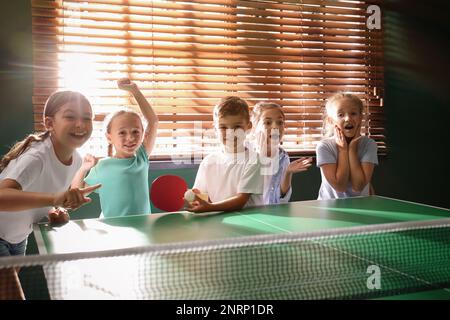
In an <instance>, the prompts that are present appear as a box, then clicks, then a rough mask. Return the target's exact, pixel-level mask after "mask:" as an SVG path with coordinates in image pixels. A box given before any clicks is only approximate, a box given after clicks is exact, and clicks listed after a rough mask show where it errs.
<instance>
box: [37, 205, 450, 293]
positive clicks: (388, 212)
mask: <svg viewBox="0 0 450 320" xmlns="http://www.w3.org/2000/svg"><path fill="white" fill-rule="evenodd" d="M75 217H76V213H74V214H73V215H72V219H73V218H75ZM449 218H450V210H448V209H443V208H437V207H432V206H428V205H422V204H417V203H412V202H407V201H401V200H396V199H391V198H386V197H381V196H370V197H356V198H348V199H338V200H312V201H300V202H291V203H288V204H283V205H271V206H263V207H255V208H247V209H244V210H241V211H238V212H228V213H205V214H192V213H188V212H175V213H164V214H150V215H136V216H127V217H119V218H109V219H84V220H71V221H70V222H69V223H67V224H65V225H62V226H54V225H50V224H49V223H39V224H36V225H35V226H34V235H35V237H36V242H37V244H38V250H39V253H40V254H41V255H56V256H59V257H66V258H67V260H70V261H68V262H67V263H69V264H63V265H62V266H61V265H60V266H58V267H55V268H54V269H52V270H49V269H47V270H46V269H45V268H44V271H45V273H46V277H47V281H48V282H49V285H48V287H49V291H50V296H51V297H52V298H53V299H65V298H70V299H73V298H75V299H77V298H81V299H89V298H94V299H97V298H99V299H103V298H106V299H108V298H120V299H122V298H125V299H127V298H131V299H135V298H136V297H138V298H145V299H153V298H156V299H158V298H164V299H166V298H168V299H183V298H184V297H185V296H186V294H188V293H189V292H197V293H198V292H207V291H208V290H209V293H205V295H194V296H193V297H194V298H200V299H203V298H206V299H208V298H213V299H216V298H225V299H226V298H229V299H235V298H238V299H241V298H244V299H260V298H261V299H268V298H269V299H271V298H275V299H276V298H281V299H283V298H286V297H288V298H294V299H295V298H298V297H299V298H303V296H301V295H300V296H297V294H298V292H301V291H298V290H302V288H300V289H299V287H298V286H297V287H296V288H295V289H292V290H293V291H292V292H291V293H290V294H289V295H288V296H285V295H283V294H281V293H280V292H281V291H283V292H288V291H289V290H291V289H286V288H287V286H288V285H292V283H293V282H296V281H297V280H296V278H295V277H298V276H299V274H300V276H304V274H305V273H306V272H309V271H308V270H307V269H308V268H311V267H312V266H313V267H314V268H318V269H321V270H320V273H317V272H316V273H314V274H313V275H312V276H311V277H310V278H302V279H303V280H302V281H304V282H312V283H311V284H309V285H310V286H311V287H314V286H315V284H314V281H316V282H317V281H318V282H322V283H324V282H327V281H328V280H324V279H325V278H323V277H322V276H323V275H324V274H325V275H326V276H327V277H330V276H329V273H328V272H329V271H330V270H331V272H332V271H333V268H341V269H342V270H346V269H348V268H349V267H348V265H349V264H350V263H353V262H354V261H356V262H357V263H359V265H360V269H361V270H358V272H357V276H358V277H359V278H358V280H356V281H359V282H362V281H363V280H364V283H360V284H359V285H360V286H362V287H365V286H367V283H366V281H365V280H366V279H367V278H368V277H369V276H370V273H367V272H368V271H367V267H368V266H370V265H378V264H379V265H380V266H381V270H382V273H381V283H382V284H384V282H383V281H384V280H383V279H384V278H383V276H385V274H387V273H385V271H386V270H387V272H389V274H390V276H389V277H391V278H392V281H394V282H395V281H398V277H410V278H413V277H415V278H417V277H416V276H410V275H408V274H405V273H406V271H404V270H401V271H398V270H393V269H395V267H392V266H387V265H386V263H387V262H386V261H387V260H389V263H392V264H393V265H395V263H396V262H395V261H393V260H395V259H393V258H392V257H389V259H385V260H383V261H381V258H380V257H381V255H382V254H383V251H384V250H386V251H387V250H389V248H390V247H394V246H395V244H396V243H399V242H401V241H408V242H405V244H404V245H405V246H406V247H408V246H410V241H412V240H411V239H412V238H414V239H413V241H416V242H417V241H419V244H420V246H421V247H420V248H422V249H420V250H422V251H423V252H420V253H417V255H422V256H423V257H422V258H421V259H422V260H421V261H422V262H420V263H421V264H420V266H424V265H423V263H424V261H425V262H427V263H430V264H432V265H436V266H438V265H439V268H440V269H436V270H433V271H432V272H433V274H432V275H431V276H430V277H431V278H433V277H436V274H437V273H438V274H439V276H440V277H441V278H440V279H439V286H437V287H436V286H432V285H428V284H429V282H428V280H427V281H423V282H426V283H427V285H425V286H416V285H412V286H411V288H410V289H409V291H406V294H403V295H398V296H397V297H399V298H404V299H408V298H412V299H426V298H433V299H450V289H449V287H448V283H450V278H446V279H444V281H442V275H444V278H445V277H446V276H447V275H448V276H450V274H448V273H447V272H448V269H445V270H443V269H442V268H446V265H450V243H449V241H448V239H444V240H442V241H440V240H439V234H438V238H437V239H436V238H435V239H429V238H427V236H426V235H424V234H422V233H421V234H419V235H418V236H415V235H412V234H410V233H408V230H409V229H410V228H411V227H414V228H416V229H418V230H422V229H423V228H425V229H427V230H439V228H438V227H437V226H439V225H442V224H444V225H445V226H446V227H447V228H448V227H449V226H450V219H449ZM422 224H425V227H424V226H423V225H422ZM380 226H381V227H385V228H387V229H389V230H391V231H398V230H400V231H402V230H403V231H402V232H406V233H404V234H401V235H394V236H390V237H391V238H392V239H391V242H387V243H384V244H383V243H381V242H379V241H380V240H378V239H377V238H374V239H373V240H371V241H372V244H371V246H372V247H370V248H363V249H361V250H359V249H358V250H359V251H358V250H357V251H358V252H355V251H351V252H350V249H349V248H350V247H348V245H347V242H336V241H335V240H331V242H327V243H325V244H324V243H320V241H321V240H320V239H322V237H324V236H325V237H326V236H328V235H335V234H338V235H339V234H346V233H351V234H353V235H354V237H356V238H355V239H353V240H352V241H353V242H355V243H358V242H361V243H362V242H363V240H362V239H359V238H358V237H360V236H361V235H363V236H364V235H369V236H370V235H371V234H373V232H375V231H374V230H375V229H376V228H379V227H380ZM405 230H406V231H405ZM447 231H448V229H447V230H444V231H443V232H441V234H447ZM433 232H437V231H433ZM271 237H272V238H273V237H278V238H276V241H275V242H274V244H273V245H272V246H271V247H270V248H269V249H266V248H265V247H262V246H263V245H264V241H266V240H267V239H270V238H271ZM293 237H297V238H296V241H298V240H299V239H300V240H299V241H300V242H301V246H300V247H298V246H296V243H295V242H289V241H292V238H293ZM302 237H306V239H307V240H308V244H307V245H305V243H304V242H302V241H303V240H302V239H303V238H302ZM277 239H278V240H277ZM280 239H282V240H280ZM286 239H288V240H286ZM311 239H312V240H311ZM317 239H318V240H317ZM333 239H334V238H333ZM286 241H287V242H286ZM311 241H312V242H311ZM327 241H328V240H327ZM220 243H225V244H226V245H227V246H228V247H225V249H224V250H222V252H221V255H220V256H221V257H222V256H224V255H225V256H227V257H228V258H227V259H228V260H227V259H225V260H223V259H222V258H218V256H217V255H214V254H212V255H211V254H210V255H209V256H208V254H206V255H207V257H206V258H205V257H204V254H205V252H206V251H208V250H209V251H210V252H214V250H215V248H216V247H217V246H220ZM242 243H244V244H245V245H244V249H243V247H242V245H240V247H239V246H238V247H239V248H237V249H236V246H237V244H242ZM250 243H256V245H251V244H250ZM378 243H379V244H380V245H378ZM261 244H262V246H261ZM202 246H203V247H207V248H209V249H208V250H203V249H202ZM379 246H381V247H380V248H378V247H379ZM382 246H386V247H385V248H383V247H382ZM294 247H295V249H293V248H294ZM154 248H157V249H161V250H163V251H164V250H165V251H164V252H166V253H167V252H169V254H160V253H158V251H152V249H154ZM190 248H194V249H190ZM317 248H319V249H320V250H322V251H324V253H325V254H328V255H331V256H332V257H331V262H330V266H329V267H325V266H323V264H326V263H327V262H326V261H321V260H320V259H321V258H320V257H318V256H316V253H315V252H316V251H315V250H316V249H317ZM324 248H325V249H324ZM374 248H375V249H374ZM424 248H425V249H424ZM409 249H411V248H409ZM125 250H131V253H132V254H133V255H124V256H122V257H121V258H120V257H119V258H117V257H116V258H115V259H116V260H108V259H112V257H113V256H114V255H119V256H120V255H123V254H124V252H125ZM146 250H147V251H148V250H150V253H151V259H148V258H147V259H144V260H145V261H144V262H142V263H140V264H139V263H137V262H136V261H135V260H136V259H137V258H136V256H135V255H136V254H138V255H139V254H140V253H142V252H143V251H146ZM167 250H168V251H167ZM236 250H240V251H241V254H237V251H236ZM399 250H403V249H399ZM433 250H435V251H436V250H437V251H436V252H438V254H437V255H429V254H430V252H432V251H433ZM147 251H146V252H147ZM194 251H195V252H194ZM372 251H377V252H378V251H379V252H378V253H377V254H378V256H377V255H376V254H375V255H371V253H372ZM99 252H106V253H108V252H115V253H114V254H111V255H108V254H107V255H105V256H104V258H103V259H97V260H98V261H97V264H95V263H93V262H92V260H91V259H92V258H93V257H94V255H93V254H98V253H99ZM242 252H244V253H242ZM255 252H256V253H255ZM393 252H394V251H393ZM398 252H402V251H398ZM81 254H83V255H86V258H82V256H81ZM321 254H323V253H322V252H321ZM409 254H412V255H415V254H416V253H415V252H414V251H413V252H412V253H411V252H410V253H409ZM427 254H428V255H429V256H428V255H427ZM288 255H290V257H288ZM394 255H397V253H396V254H394ZM178 256H190V257H189V261H190V262H189V264H186V263H185V260H177V258H176V257H178ZM267 256H270V258H267ZM369 256H370V257H369ZM74 257H75V258H76V261H73V260H71V259H74ZM306 257H307V258H308V259H309V260H308V261H309V262H307V263H306V264H305V265H300V264H299V262H298V261H300V260H305V261H306ZM430 259H436V261H435V262H433V261H429V260H430ZM247 260H251V261H250V263H249V262H248V261H247ZM391 260H392V261H391ZM437 260H439V261H437ZM241 261H242V263H241ZM311 261H312V262H311ZM446 262H447V263H446ZM208 264H213V265H214V267H212V269H211V270H209V269H208V268H207V266H205V265H208ZM137 265H139V266H137ZM250 265H251V266H250ZM420 266H419V267H420ZM442 266H444V267H442ZM227 268H228V269H231V270H232V271H228V269H227ZM290 268H291V269H296V270H297V271H296V272H297V273H296V274H291V271H290ZM424 268H425V266H424ZM426 268H429V267H428V266H426ZM436 268H437V267H436ZM144 269H145V270H144ZM247 269H252V270H247ZM149 270H150V271H151V272H155V274H154V275H152V276H149V275H148V274H147V273H148V272H149ZM405 270H408V268H406V269H405ZM166 272H167V273H183V275H182V277H183V278H180V276H178V278H176V277H175V278H173V279H172V278H171V279H170V281H167V279H165V280H162V277H164V276H165V274H166ZM422 272H427V270H422ZM430 272H431V271H430ZM56 273H65V274H66V276H64V275H59V276H58V281H61V278H63V277H66V278H67V277H69V278H70V279H71V280H70V281H69V284H67V285H61V284H60V283H59V282H58V283H55V284H53V285H52V284H51V283H52V281H50V279H49V278H50V277H52V275H53V276H54V274H56ZM212 273H217V274H226V277H228V278H227V279H224V278H223V277H225V276H223V277H222V276H220V275H215V276H212ZM67 274H68V275H69V276H67ZM244 275H245V276H246V277H249V278H250V280H248V279H247V280H248V281H250V283H252V282H253V281H254V282H260V283H263V285H261V287H255V288H253V289H252V290H248V292H247V293H245V294H244V293H243V292H244V291H246V290H244V289H247V287H249V286H250V287H251V284H250V285H249V284H248V283H247V284H242V285H245V288H243V287H242V286H240V283H241V282H242V283H244V282H245V281H247V280H246V279H243V278H242V277H243V276H244ZM204 276H205V277H206V276H208V277H210V278H209V279H207V280H204V281H203V278H202V277H204ZM102 277H103V279H100V278H102ZM280 277H283V278H280ZM340 277H341V278H340ZM352 277H353V278H354V277H355V274H352V275H350V276H348V275H344V274H343V273H342V275H337V276H332V278H333V280H332V281H334V282H333V283H330V284H329V286H332V287H337V286H338V287H341V286H342V287H345V286H348V285H349V284H348V282H347V281H348V280H349V279H348V278H352ZM385 277H388V276H385ZM87 278H88V280H86V279H87ZM99 279H100V280H99ZM180 279H182V280H183V281H185V280H186V279H188V280H186V281H187V282H186V283H187V284H186V283H184V284H182V285H184V287H183V288H182V290H181V291H177V292H178V293H177V294H176V295H169V296H167V295H164V294H161V290H165V289H167V287H170V288H172V287H171V286H176V285H177V283H179V282H180ZM189 279H190V280H189ZM97 280H98V281H97ZM350 280H352V279H350ZM225 281H231V282H233V286H234V287H233V288H235V289H230V288H231V287H227V286H228V283H226V284H224V283H225ZM330 281H331V280H330ZM353 281H355V279H353ZM408 281H409V280H408ZM414 281H416V279H414ZM420 281H421V280H420V279H419V282H420ZM143 282H150V283H153V284H155V285H156V286H157V288H156V289H155V288H150V289H149V288H148V287H146V285H145V284H143ZM168 282H170V284H168ZM74 283H76V284H75V285H74ZM80 283H89V284H88V285H87V287H89V290H87V291H86V288H84V290H81V289H80V288H81V286H80ZM131 283H133V288H132V289H130V287H129V286H130V285H131ZM277 283H282V286H280V287H279V288H273V286H274V284H275V286H276V284H277ZM302 285H304V284H302ZM111 286H112V287H114V288H108V287H111ZM190 286H194V288H192V287H190ZM195 286H197V287H195ZM136 287H138V291H139V292H140V294H141V293H142V291H150V293H151V294H149V295H147V293H145V294H144V295H139V296H136V295H134V294H130V292H135V291H136ZM199 287H200V288H199ZM208 287H209V288H208ZM219 287H227V288H228V289H227V290H228V291H226V292H225V291H223V292H222V295H220V294H218V295H214V292H215V291H214V290H218V291H220V289H218V288H219ZM268 287H270V288H271V289H268ZM99 288H100V289H99ZM170 288H169V289H170ZM325 288H327V286H325ZM417 288H418V289H417ZM369 289H370V290H369ZM376 289H377V288H375V290H376ZM415 289H417V290H418V292H416V293H414V290H415ZM133 290H134V291H133ZM205 290H206V291H205ZM358 290H364V288H363V289H358ZM365 290H367V291H370V292H372V291H371V290H374V288H367V289H365ZM93 291H95V292H96V294H98V292H101V294H100V295H95V294H94V293H92V292H93ZM175 291H176V290H175ZM337 291H339V292H340V289H339V290H337ZM114 292H116V293H114ZM117 292H119V293H117ZM399 292H401V291H399ZM91 293H92V295H91ZM395 294H397V291H395V290H394V291H389V290H388V291H386V293H385V294H384V295H381V296H377V295H374V296H371V295H370V294H368V295H367V292H366V293H364V294H363V295H362V297H369V298H370V297H375V298H377V297H381V298H383V297H384V298H395V297H396V296H395ZM325 297H326V298H330V297H329V296H326V295H325ZM344 297H345V295H344ZM352 297H354V296H347V297H346V298H352ZM357 297H358V296H357ZM313 298H314V296H313ZM331 298H341V296H332V297H331Z"/></svg>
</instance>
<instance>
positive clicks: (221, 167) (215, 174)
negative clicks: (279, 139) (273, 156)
mask: <svg viewBox="0 0 450 320" xmlns="http://www.w3.org/2000/svg"><path fill="white" fill-rule="evenodd" d="M213 117H214V127H215V129H216V132H217V136H218V137H219V140H220V143H221V144H222V145H221V150H220V151H218V152H215V153H212V154H209V155H208V156H206V157H205V159H203V161H202V162H201V163H200V167H199V169H198V172H197V176H196V178H195V183H194V189H193V191H194V193H197V194H198V193H206V194H208V196H209V199H208V200H209V201H205V200H202V199H201V198H200V197H198V196H196V197H195V201H193V202H191V203H189V204H188V206H187V209H188V210H189V211H192V212H207V211H236V210H240V209H242V208H243V207H249V206H255V205H262V204H263V200H262V193H263V176H262V175H261V164H260V162H259V160H258V155H257V154H256V153H255V152H252V151H250V150H249V149H247V148H246V147H245V145H244V140H245V136H246V134H247V132H248V131H249V130H250V129H251V127H252V123H251V122H250V112H249V107H248V105H247V103H246V102H245V101H244V100H242V99H240V98H238V97H226V98H224V99H222V100H221V101H220V102H219V103H218V104H217V105H216V106H215V108H214V114H213Z"/></svg>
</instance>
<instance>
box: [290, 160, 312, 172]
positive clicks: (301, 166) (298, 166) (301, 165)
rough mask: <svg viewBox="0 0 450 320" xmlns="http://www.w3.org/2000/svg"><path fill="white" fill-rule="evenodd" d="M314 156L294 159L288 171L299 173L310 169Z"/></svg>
mask: <svg viewBox="0 0 450 320" xmlns="http://www.w3.org/2000/svg"><path fill="white" fill-rule="evenodd" d="M311 162H312V158H311V157H309V158H307V157H302V158H300V159H297V160H295V161H292V162H291V163H290V164H289V166H288V167H287V169H286V172H287V173H297V172H302V171H306V170H308V168H309V167H310V166H311Z"/></svg>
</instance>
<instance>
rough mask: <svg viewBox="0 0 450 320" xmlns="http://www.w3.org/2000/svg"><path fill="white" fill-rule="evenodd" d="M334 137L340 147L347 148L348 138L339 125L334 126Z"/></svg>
mask: <svg viewBox="0 0 450 320" xmlns="http://www.w3.org/2000/svg"><path fill="white" fill-rule="evenodd" d="M334 139H335V141H336V144H337V146H338V148H339V149H342V150H347V148H348V144H347V140H346V139H345V136H344V133H343V132H342V130H341V129H339V127H338V126H334Z"/></svg>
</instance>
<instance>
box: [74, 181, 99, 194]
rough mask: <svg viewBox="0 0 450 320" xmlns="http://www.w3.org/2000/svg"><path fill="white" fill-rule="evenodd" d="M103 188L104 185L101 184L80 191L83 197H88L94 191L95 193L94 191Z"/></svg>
mask: <svg viewBox="0 0 450 320" xmlns="http://www.w3.org/2000/svg"><path fill="white" fill-rule="evenodd" d="M101 186H102V184H101V183H98V184H94V185H92V186H89V187H85V188H80V189H79V190H80V192H81V193H82V194H83V195H85V196H87V195H89V194H90V193H91V192H92V191H94V190H96V189H98V188H100V187H101Z"/></svg>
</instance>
